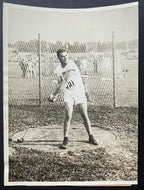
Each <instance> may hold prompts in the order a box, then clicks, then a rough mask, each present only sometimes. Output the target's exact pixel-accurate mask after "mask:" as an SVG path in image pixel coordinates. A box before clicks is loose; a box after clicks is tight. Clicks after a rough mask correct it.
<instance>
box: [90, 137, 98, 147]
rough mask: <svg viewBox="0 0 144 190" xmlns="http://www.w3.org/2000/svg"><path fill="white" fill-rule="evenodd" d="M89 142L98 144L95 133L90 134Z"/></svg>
mask: <svg viewBox="0 0 144 190" xmlns="http://www.w3.org/2000/svg"><path fill="white" fill-rule="evenodd" d="M89 143H90V144H93V145H98V143H97V142H96V140H95V138H94V136H93V135H89Z"/></svg>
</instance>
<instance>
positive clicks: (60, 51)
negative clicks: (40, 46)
mask: <svg viewBox="0 0 144 190" xmlns="http://www.w3.org/2000/svg"><path fill="white" fill-rule="evenodd" d="M63 52H66V50H65V49H59V50H57V56H58V57H59V55H60V54H61V53H63Z"/></svg>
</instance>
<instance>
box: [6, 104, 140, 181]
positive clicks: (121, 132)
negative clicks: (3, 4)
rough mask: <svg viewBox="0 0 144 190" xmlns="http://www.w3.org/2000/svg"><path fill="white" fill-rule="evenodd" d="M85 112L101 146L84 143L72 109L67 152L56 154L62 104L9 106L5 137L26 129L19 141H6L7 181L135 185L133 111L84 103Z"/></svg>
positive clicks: (78, 118)
mask: <svg viewBox="0 0 144 190" xmlns="http://www.w3.org/2000/svg"><path fill="white" fill-rule="evenodd" d="M88 113H89V117H90V120H91V123H92V129H93V131H94V134H95V136H96V138H97V141H98V143H99V145H98V146H94V145H89V144H88V142H87V141H88V136H87V134H86V132H85V129H84V126H83V121H82V119H81V116H80V114H79V112H78V110H77V108H75V109H74V114H73V119H72V122H71V123H72V126H71V131H70V137H69V138H70V143H69V146H68V149H66V150H60V149H59V145H60V144H61V142H62V138H63V120H64V108H63V106H54V105H53V109H52V108H51V107H50V106H49V105H47V106H43V107H39V106H21V107H20V106H19V107H16V106H13V107H12V106H10V107H9V138H10V139H13V141H14V135H15V137H16V134H17V133H19V134H23V133H24V132H25V130H28V131H27V135H25V141H24V142H23V143H21V144H18V143H15V142H13V141H11V140H10V142H9V147H10V153H11V155H10V156H9V171H10V173H9V179H10V181H11V182H14V181H136V180H137V142H138V141H137V136H138V133H137V132H138V131H137V127H138V117H137V116H138V110H137V108H127V107H119V108H110V107H95V106H91V105H88ZM56 127H57V128H56ZM50 128H51V132H50V133H47V134H46V131H50ZM33 131H36V133H35V137H34V139H32V137H29V136H31V135H30V134H32V132H33ZM39 131H41V133H39ZM28 134H29V135H28ZM38 134H39V135H38ZM47 138H49V139H47ZM46 139H47V140H46ZM42 147H43V148H42Z"/></svg>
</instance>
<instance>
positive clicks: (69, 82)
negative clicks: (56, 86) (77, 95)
mask: <svg viewBox="0 0 144 190" xmlns="http://www.w3.org/2000/svg"><path fill="white" fill-rule="evenodd" d="M74 85H75V84H74V82H73V81H72V80H70V81H68V83H67V86H66V88H67V89H70V88H72V87H73V86H74Z"/></svg>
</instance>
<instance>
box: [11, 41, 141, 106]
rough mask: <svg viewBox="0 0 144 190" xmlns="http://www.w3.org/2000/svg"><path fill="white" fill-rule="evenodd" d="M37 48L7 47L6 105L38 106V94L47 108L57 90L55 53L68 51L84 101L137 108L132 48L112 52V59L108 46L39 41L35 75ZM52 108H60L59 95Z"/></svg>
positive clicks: (25, 44)
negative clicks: (62, 49)
mask: <svg viewBox="0 0 144 190" xmlns="http://www.w3.org/2000/svg"><path fill="white" fill-rule="evenodd" d="M105 46H106V47H105ZM38 47H39V41H38V40H31V41H29V42H23V41H18V42H15V43H9V44H8V99H9V105H12V106H18V105H38V104H39V100H40V97H39V91H40V90H41V96H42V97H41V100H42V104H43V105H46V104H50V103H49V102H48V96H49V95H50V94H51V93H52V92H53V91H54V89H55V88H56V86H57V76H56V73H55V70H56V67H57V66H58V65H59V60H58V59H57V56H56V51H57V50H58V49H59V48H64V49H66V50H67V51H68V54H69V57H70V59H72V60H74V61H75V63H76V64H77V66H78V67H79V69H80V72H81V75H82V78H83V81H84V85H85V87H86V92H87V94H88V96H89V97H88V98H89V99H90V101H91V103H92V104H93V105H95V106H113V105H114V99H115V102H116V106H134V107H137V102H138V94H137V91H138V84H137V79H138V76H137V75H138V56H137V50H136V48H135V49H134V48H133V50H129V49H126V50H121V49H118V48H115V49H114V50H115V56H114V57H113V54H112V42H107V43H104V42H103V43H101V44H100V43H96V42H91V43H84V42H74V43H73V44H70V43H68V42H67V43H65V44H62V42H60V41H58V42H56V43H50V42H49V43H48V42H45V41H41V52H40V56H41V59H40V60H41V63H40V64H41V65H40V66H41V73H39V48H38ZM113 61H114V67H113ZM40 76H41V77H40ZM39 77H40V78H41V87H40V83H39V81H40V80H39ZM114 84H115V86H114ZM114 89H115V94H114V93H113V92H114ZM55 104H57V105H58V104H63V99H62V94H61V95H60V96H59V97H58V99H57V101H56V103H55ZM50 106H53V104H52V103H51V104H50Z"/></svg>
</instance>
